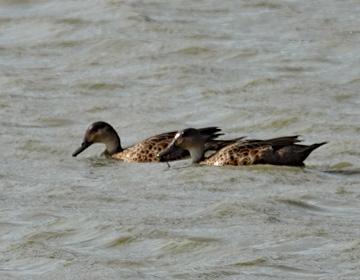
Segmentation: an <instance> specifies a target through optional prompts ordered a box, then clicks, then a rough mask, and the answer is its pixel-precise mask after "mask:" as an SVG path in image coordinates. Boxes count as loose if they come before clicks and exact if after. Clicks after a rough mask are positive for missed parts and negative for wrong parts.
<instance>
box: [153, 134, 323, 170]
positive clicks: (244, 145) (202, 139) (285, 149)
mask: <svg viewBox="0 0 360 280" xmlns="http://www.w3.org/2000/svg"><path fill="white" fill-rule="evenodd" d="M207 140H208V136H207V135H204V134H201V133H200V131H199V130H198V129H195V128H187V129H184V130H182V131H179V132H178V133H176V135H175V137H174V139H173V140H172V141H171V143H170V144H169V145H168V147H167V148H166V149H164V150H163V151H161V152H160V153H159V154H158V158H159V161H165V160H166V155H167V154H168V153H171V152H172V151H173V150H174V149H177V148H181V149H184V150H187V151H189V153H190V156H191V159H192V162H193V163H198V164H203V165H214V166H225V165H253V164H271V165H287V166H304V160H305V159H306V158H307V157H308V156H309V155H310V153H311V152H312V151H314V150H315V149H317V148H319V147H320V146H322V145H324V144H326V143H327V142H322V143H315V144H312V145H301V144H298V143H299V142H301V141H302V140H300V139H299V135H295V136H285V137H278V138H272V139H267V140H256V139H244V138H241V139H239V140H238V141H234V142H233V143H230V144H229V145H226V146H225V147H222V148H221V149H219V150H218V151H216V152H215V153H213V154H212V155H210V156H208V157H206V156H205V146H204V143H206V141H207Z"/></svg>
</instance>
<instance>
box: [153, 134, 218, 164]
mask: <svg viewBox="0 0 360 280" xmlns="http://www.w3.org/2000/svg"><path fill="white" fill-rule="evenodd" d="M211 138H212V135H209V134H203V133H201V132H200V131H199V130H198V129H195V128H186V129H184V130H181V131H179V132H178V133H176V135H175V137H174V139H173V140H172V141H171V143H170V144H169V145H168V146H167V147H166V149H165V150H163V151H161V152H160V153H159V154H158V155H157V157H158V159H159V161H164V158H165V156H166V155H168V154H171V153H172V152H173V151H174V150H175V149H176V148H182V149H184V150H187V151H189V153H190V156H191V159H192V161H193V162H199V161H201V160H202V159H203V158H204V150H205V143H206V141H207V140H209V139H211Z"/></svg>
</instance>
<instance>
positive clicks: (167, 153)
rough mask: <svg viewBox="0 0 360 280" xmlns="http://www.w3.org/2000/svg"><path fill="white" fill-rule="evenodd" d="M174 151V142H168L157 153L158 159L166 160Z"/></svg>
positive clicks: (175, 148) (176, 150) (176, 149)
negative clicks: (163, 148)
mask: <svg viewBox="0 0 360 280" xmlns="http://www.w3.org/2000/svg"><path fill="white" fill-rule="evenodd" d="M174 152H178V148H177V147H176V146H175V145H174V143H170V144H169V145H168V146H167V147H166V148H165V150H162V151H161V152H160V153H158V154H157V158H158V160H159V161H168V160H169V158H171V155H172V153H174Z"/></svg>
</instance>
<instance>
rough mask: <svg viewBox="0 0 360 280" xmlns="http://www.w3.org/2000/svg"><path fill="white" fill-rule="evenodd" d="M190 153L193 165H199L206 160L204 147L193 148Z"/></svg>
mask: <svg viewBox="0 0 360 280" xmlns="http://www.w3.org/2000/svg"><path fill="white" fill-rule="evenodd" d="M188 151H189V153H190V156H191V159H192V162H193V163H198V162H200V161H202V160H203V159H204V145H197V146H193V147H191V148H189V149H188Z"/></svg>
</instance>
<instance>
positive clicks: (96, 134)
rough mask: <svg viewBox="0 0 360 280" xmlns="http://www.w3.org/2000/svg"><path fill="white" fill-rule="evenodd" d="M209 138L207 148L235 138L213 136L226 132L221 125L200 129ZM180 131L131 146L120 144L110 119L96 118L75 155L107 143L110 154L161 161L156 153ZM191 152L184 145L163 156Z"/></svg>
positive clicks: (171, 157)
mask: <svg viewBox="0 0 360 280" xmlns="http://www.w3.org/2000/svg"><path fill="white" fill-rule="evenodd" d="M197 131H198V133H199V134H200V135H202V136H203V137H205V138H206V139H207V141H205V143H204V150H205V151H211V150H213V151H216V150H219V149H221V148H222V147H224V146H227V145H228V144H230V143H232V142H234V140H214V139H215V138H217V137H219V136H220V135H223V133H220V131H221V129H220V128H218V127H216V126H211V127H204V128H200V129H198V130H197ZM176 133H177V131H171V132H166V133H162V134H158V135H155V136H151V137H149V138H147V139H145V140H143V141H141V142H139V143H137V144H134V145H132V146H130V147H127V148H123V147H122V146H121V141H120V137H119V135H118V134H117V132H116V130H115V129H114V128H113V127H112V126H111V125H110V124H109V123H107V122H104V121H97V122H94V123H92V124H91V125H90V126H89V127H88V128H87V129H86V132H85V135H84V138H83V141H82V143H81V146H80V147H79V148H77V149H76V150H75V151H74V152H73V153H72V156H73V157H76V156H78V155H79V154H80V153H82V152H83V151H84V150H86V149H87V148H89V147H90V146H91V145H92V144H95V143H102V144H105V147H106V148H105V151H104V152H103V154H104V155H105V156H106V157H108V158H113V159H117V160H122V161H127V162H155V161H159V158H158V157H157V154H158V153H160V152H161V151H162V150H164V149H165V148H166V147H167V146H168V145H169V144H170V142H171V141H172V139H173V138H174V137H175V135H176ZM189 155H190V154H189V152H188V151H187V150H184V149H182V148H175V147H174V149H172V151H171V152H170V153H168V154H167V155H164V156H163V157H162V159H163V160H166V161H172V160H179V159H184V158H186V157H188V156H189Z"/></svg>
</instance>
